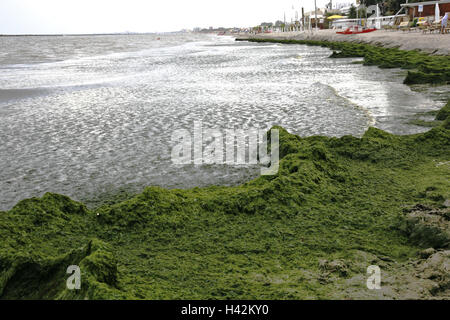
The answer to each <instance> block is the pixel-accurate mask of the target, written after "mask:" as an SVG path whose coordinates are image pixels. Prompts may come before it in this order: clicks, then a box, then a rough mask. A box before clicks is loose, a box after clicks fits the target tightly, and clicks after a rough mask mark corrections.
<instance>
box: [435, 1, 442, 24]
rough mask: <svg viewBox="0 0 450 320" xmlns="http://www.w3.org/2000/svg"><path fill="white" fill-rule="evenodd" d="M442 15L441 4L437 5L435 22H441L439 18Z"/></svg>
mask: <svg viewBox="0 0 450 320" xmlns="http://www.w3.org/2000/svg"><path fill="white" fill-rule="evenodd" d="M440 15H441V12H440V11H439V4H437V3H436V7H435V9H434V22H436V23H437V22H439V17H440Z"/></svg>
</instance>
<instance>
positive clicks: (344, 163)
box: [0, 102, 450, 299]
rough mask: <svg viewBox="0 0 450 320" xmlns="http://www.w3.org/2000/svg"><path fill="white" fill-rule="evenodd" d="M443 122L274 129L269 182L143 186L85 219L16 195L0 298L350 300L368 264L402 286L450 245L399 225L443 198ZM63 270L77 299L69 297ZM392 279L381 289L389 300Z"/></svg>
mask: <svg viewBox="0 0 450 320" xmlns="http://www.w3.org/2000/svg"><path fill="white" fill-rule="evenodd" d="M449 105H450V102H449V104H447V106H446V107H445V108H444V109H442V110H443V111H441V112H440V113H439V114H440V115H441V116H439V117H443V116H442V114H443V113H445V112H447V111H448V108H449ZM445 110H447V111H445ZM449 120H450V118H449V116H448V113H447V116H446V119H445V120H444V122H443V123H442V124H441V125H440V126H438V127H435V128H433V129H431V130H430V131H428V132H426V133H422V134H415V135H409V136H396V135H392V134H389V133H387V132H384V131H382V130H379V129H376V128H369V129H368V131H367V132H366V133H365V134H364V136H363V137H362V138H355V137H352V136H344V137H342V138H327V137H321V136H313V137H307V138H301V137H299V136H296V135H292V134H290V133H288V132H287V131H285V130H284V129H283V128H280V127H277V128H278V129H279V130H280V157H281V160H280V169H279V172H278V174H277V175H274V176H261V177H259V178H257V179H255V180H253V181H250V182H248V183H245V184H243V185H241V186H236V187H218V186H213V187H208V188H193V189H189V190H166V189H162V188H157V187H149V188H146V189H145V190H144V192H142V193H141V194H139V195H137V196H135V197H133V198H130V199H127V200H125V201H122V202H119V203H116V204H112V205H104V206H102V207H99V208H96V209H93V210H90V209H88V208H86V206H84V205H83V204H81V203H78V202H75V201H73V200H71V199H69V198H68V197H65V196H62V195H57V194H50V193H48V194H45V195H44V196H43V197H42V198H40V199H38V198H33V199H28V200H23V201H21V202H19V203H18V204H17V205H16V206H15V207H14V208H13V209H11V210H10V211H8V212H0V239H1V242H0V243H1V245H0V298H2V299H17V298H19V299H327V298H353V299H356V298H358V297H367V296H365V294H366V293H367V292H368V290H367V288H366V287H365V285H366V282H365V281H366V268H367V266H368V265H371V264H377V265H380V266H381V267H382V272H383V275H384V274H389V275H391V276H392V277H393V278H394V279H395V277H396V275H397V274H403V275H402V276H401V277H403V278H400V279H401V283H403V282H405V281H406V280H404V279H407V278H404V277H405V275H409V274H413V273H414V272H416V271H408V270H409V269H407V268H406V267H405V268H403V269H402V268H401V267H400V266H401V265H403V264H404V263H406V262H407V261H408V260H410V259H415V258H417V256H418V253H419V252H420V251H421V250H423V249H426V248H428V247H430V246H431V247H433V248H435V249H437V250H439V249H443V248H448V246H449V244H450V236H449V233H448V230H447V231H446V230H445V229H444V230H442V229H439V228H435V227H433V226H430V227H427V226H423V225H418V223H419V221H418V220H421V218H417V217H413V218H411V217H409V218H408V216H407V212H408V209H407V208H410V207H411V206H414V205H417V204H418V203H420V204H421V206H426V207H429V208H437V209H439V208H443V205H442V204H443V202H444V201H445V200H446V199H449V198H450V194H449V193H450V187H449V181H450V180H449V177H450V173H449V160H450V159H449V155H450V144H449V142H450V126H449ZM416 218H417V219H416ZM444 218H445V216H444ZM444 218H442V219H444ZM446 219H447V220H448V212H447V218H446ZM444 220H445V219H444ZM444 220H443V221H444ZM69 265H78V266H80V268H81V290H73V291H71V290H68V289H66V279H67V278H68V277H69V275H68V274H66V269H67V267H68V266H69ZM402 270H403V271H402ZM405 270H406V271H405ZM408 272H409V273H408ZM355 279H356V280H355ZM399 281H400V280H399ZM398 283H400V282H396V281H395V280H392V281H391V282H389V283H388V284H386V285H388V286H390V287H391V288H392V289H393V290H391V291H392V292H399V293H398V295H399V296H394V297H393V298H402V297H404V296H402V295H401V292H402V291H401V289H400V288H397V287H396V286H397V285H399V286H400V284H398ZM446 286H448V283H447V284H444V285H442V288H439V287H438V288H437V289H436V286H434V287H433V288H434V289H433V290H435V291H433V292H434V293H433V294H436V292H444V291H445V290H446V288H447V287H446ZM408 288H413V286H411V285H409V286H408ZM430 290H431V289H430ZM418 291H420V290H418ZM422 291H423V290H422ZM425 291H426V290H425ZM430 292H431V291H430ZM430 294H431V293H430ZM383 297H385V296H374V297H372V298H383ZM413 297H415V296H414V295H413Z"/></svg>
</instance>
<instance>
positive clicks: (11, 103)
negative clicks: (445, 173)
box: [0, 34, 449, 210]
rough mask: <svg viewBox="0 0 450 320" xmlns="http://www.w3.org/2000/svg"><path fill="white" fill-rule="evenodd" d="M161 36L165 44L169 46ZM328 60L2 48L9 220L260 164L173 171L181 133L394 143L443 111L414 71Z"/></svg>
mask: <svg viewBox="0 0 450 320" xmlns="http://www.w3.org/2000/svg"><path fill="white" fill-rule="evenodd" d="M158 37H160V38H161V39H159V40H158ZM330 53H331V52H330V50H329V49H326V48H321V47H310V46H302V45H280V44H257V43H247V42H235V41H234V39H233V38H232V37H223V36H222V37H221V36H216V35H192V34H166V35H126V36H125V35H117V36H66V37H4V38H2V37H0V142H1V143H0V210H8V209H10V208H11V207H12V206H13V205H14V204H16V203H17V202H18V201H19V200H22V199H25V198H29V197H34V196H42V195H43V194H44V193H45V192H56V193H61V194H65V195H68V196H71V197H72V198H74V199H77V200H81V201H85V202H87V203H88V204H92V205H95V201H97V200H94V199H98V197H102V195H105V196H106V195H111V194H114V193H116V192H118V191H119V190H127V191H130V192H139V191H141V190H142V188H144V187H145V186H150V185H157V186H162V187H167V188H188V187H193V186H207V185H234V184H238V183H242V182H244V181H247V180H249V179H251V178H252V177H255V176H257V175H258V173H259V171H258V167H256V166H242V165H241V166H226V165H201V166H194V165H186V166H176V165H173V164H172V162H171V158H170V155H171V148H172V146H173V143H172V142H171V135H172V133H173V132H174V131H175V130H177V129H187V130H189V132H193V126H194V121H198V120H201V121H202V123H203V128H215V129H220V130H225V129H229V128H236V129H246V128H261V129H267V128H270V127H271V126H272V125H281V126H283V127H285V128H286V129H288V130H289V131H290V132H293V133H296V134H299V135H301V136H310V135H326V136H337V137H339V136H343V135H354V136H361V135H362V134H363V133H364V131H365V130H366V129H367V128H368V127H369V126H376V127H378V128H381V129H384V130H387V131H389V132H392V133H396V134H410V133H416V132H421V131H424V130H427V129H425V128H421V127H417V126H414V125H410V124H408V121H409V120H410V119H412V118H414V117H415V114H416V113H419V112H425V111H430V110H436V109H439V108H440V107H442V105H443V101H444V100H445V99H447V98H448V92H449V90H448V89H449V88H448V87H429V86H421V87H420V86H418V87H413V88H411V87H408V86H405V85H403V84H402V81H403V79H404V77H405V71H402V70H397V69H392V70H386V69H383V70H382V69H379V68H377V67H366V66H362V65H361V64H355V63H352V62H354V61H357V60H358V59H329V58H328V56H329V55H330Z"/></svg>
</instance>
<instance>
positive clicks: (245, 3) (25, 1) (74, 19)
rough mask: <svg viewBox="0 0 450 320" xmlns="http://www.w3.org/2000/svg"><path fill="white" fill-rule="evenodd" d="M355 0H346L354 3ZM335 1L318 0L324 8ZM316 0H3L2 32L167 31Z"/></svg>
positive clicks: (245, 21) (267, 16)
mask: <svg viewBox="0 0 450 320" xmlns="http://www.w3.org/2000/svg"><path fill="white" fill-rule="evenodd" d="M351 1H352V0H340V2H351ZM328 2H329V0H317V5H318V7H324V6H325V4H326V3H328ZM292 6H294V8H295V10H298V11H299V12H300V11H301V9H300V8H301V7H302V6H303V7H305V11H309V10H312V9H313V8H314V0H303V1H300V0H295V1H293V0H222V1H218V0H158V1H154V0H0V34H29V33H33V34H42V33H47V34H50V33H66V34H68V33H105V32H124V31H132V32H162V31H177V30H180V29H184V28H186V29H192V28H194V27H209V26H214V27H219V26H224V27H231V26H238V27H244V26H254V25H257V24H259V23H260V22H265V21H267V22H274V21H275V20H283V12H286V19H287V20H288V21H289V20H290V19H291V17H293V16H294V14H295V13H294V11H293V10H292Z"/></svg>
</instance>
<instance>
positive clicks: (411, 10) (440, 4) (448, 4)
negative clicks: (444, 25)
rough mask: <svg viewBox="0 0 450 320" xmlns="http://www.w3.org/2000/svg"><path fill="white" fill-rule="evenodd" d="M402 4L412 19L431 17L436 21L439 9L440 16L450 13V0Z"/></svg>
mask: <svg viewBox="0 0 450 320" xmlns="http://www.w3.org/2000/svg"><path fill="white" fill-rule="evenodd" d="M400 6H401V7H402V9H403V10H405V12H406V14H407V15H408V16H409V17H410V20H412V19H413V18H417V17H430V18H431V19H432V20H433V21H436V12H437V10H439V14H440V16H444V15H445V13H447V12H448V13H450V0H440V1H424V2H412V3H403V4H401V5H400ZM436 7H437V8H438V9H436ZM438 20H439V19H438Z"/></svg>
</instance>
